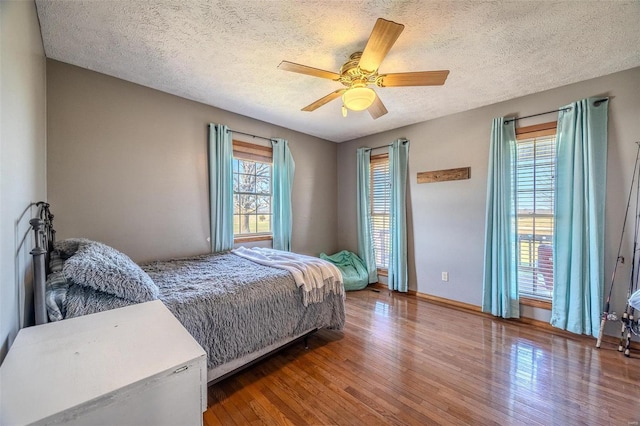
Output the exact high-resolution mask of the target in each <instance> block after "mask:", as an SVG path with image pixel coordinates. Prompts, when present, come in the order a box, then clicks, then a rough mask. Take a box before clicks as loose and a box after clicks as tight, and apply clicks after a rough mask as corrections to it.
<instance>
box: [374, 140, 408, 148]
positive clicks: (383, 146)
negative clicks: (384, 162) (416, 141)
mask: <svg viewBox="0 0 640 426" xmlns="http://www.w3.org/2000/svg"><path fill="white" fill-rule="evenodd" d="M407 142H409V141H408V140H403V141H402V145H406V144H407ZM391 145H393V144H392V143H390V144H388V145H381V146H376V147H375V148H366V149H365V151H373V150H374V149H381V148H387V147H389V146H391Z"/></svg>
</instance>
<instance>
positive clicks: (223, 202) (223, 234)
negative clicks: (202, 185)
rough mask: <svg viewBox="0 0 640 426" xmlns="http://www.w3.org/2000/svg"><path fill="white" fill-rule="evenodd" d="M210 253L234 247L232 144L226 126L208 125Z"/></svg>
mask: <svg viewBox="0 0 640 426" xmlns="http://www.w3.org/2000/svg"><path fill="white" fill-rule="evenodd" d="M209 219H210V223H211V251H212V252H219V251H224V250H230V249H232V248H233V142H232V138H231V135H230V132H229V129H228V128H227V126H223V125H221V124H213V123H212V124H209Z"/></svg>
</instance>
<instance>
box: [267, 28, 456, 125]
mask: <svg viewBox="0 0 640 426" xmlns="http://www.w3.org/2000/svg"><path fill="white" fill-rule="evenodd" d="M403 29H404V25H402V24H398V23H396V22H392V21H387V20H386V19H382V18H378V20H377V21H376V24H375V26H374V27H373V31H371V35H370V36H369V40H368V41H367V45H366V46H365V48H364V50H363V51H362V52H355V53H352V54H351V56H349V60H348V61H347V62H345V63H344V64H343V65H342V67H340V73H339V74H338V73H335V72H331V71H325V70H321V69H318V68H313V67H308V66H306V65H300V64H296V63H293V62H289V61H282V62H281V63H280V65H278V68H279V69H281V70H285V71H291V72H297V73H300V74H306V75H311V76H313V77H320V78H327V79H329V80H334V81H338V82H340V83H342V84H343V85H344V86H346V88H344V89H338V90H336V91H335V92H332V93H329V94H328V95H327V96H325V97H322V98H320V99H318V100H317V101H315V102H313V103H312V104H310V105H307V106H306V107H304V108H302V111H315V110H316V109H318V108H320V107H321V106H322V105H324V104H326V103H328V102H331V101H332V100H334V99H336V98H338V97H340V96H342V115H343V116H345V117H346V116H347V109H350V110H353V111H362V110H365V109H366V110H368V111H369V114H371V117H373V119H374V120H375V119H377V118H379V117H381V116H383V115H385V114H386V113H387V112H388V111H387V108H385V106H384V104H383V103H382V101H381V100H380V97H378V95H377V94H376V92H375V91H374V90H373V89H372V88H370V87H368V86H369V85H374V84H375V85H376V86H378V87H400V86H441V85H443V84H444V82H445V80H446V79H447V76H448V75H449V70H441V71H418V72H402V73H395V74H378V68H379V67H380V64H381V63H382V61H383V59H384V58H385V56H387V53H388V52H389V50H391V47H392V46H393V44H394V43H395V42H396V40H397V39H398V37H399V36H400V33H402V30H403Z"/></svg>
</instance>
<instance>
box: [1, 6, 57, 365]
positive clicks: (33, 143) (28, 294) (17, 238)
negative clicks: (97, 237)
mask: <svg viewBox="0 0 640 426" xmlns="http://www.w3.org/2000/svg"><path fill="white" fill-rule="evenodd" d="M45 66H46V63H45V58H44V50H43V47H42V41H41V38H40V27H39V25H38V18H37V16H36V8H35V5H34V3H33V2H30V1H29V2H27V1H25V2H19V1H8V2H7V1H2V2H0V98H1V106H0V362H2V360H4V357H5V355H6V353H7V350H8V349H9V346H10V345H11V343H12V342H13V339H15V336H16V334H17V332H18V330H19V328H20V327H22V326H23V325H29V324H31V323H32V322H33V304H32V303H31V300H32V297H33V296H32V294H33V293H32V281H31V259H30V257H31V256H30V255H29V251H30V250H31V248H32V247H33V236H32V235H31V234H30V233H29V219H31V217H32V214H34V213H35V209H33V208H31V207H30V204H31V202H33V201H39V200H42V199H44V198H45V196H46V180H45V178H46V176H45V152H46V139H45V137H46V115H45V86H46V84H45V81H46V80H45V78H46V73H45Z"/></svg>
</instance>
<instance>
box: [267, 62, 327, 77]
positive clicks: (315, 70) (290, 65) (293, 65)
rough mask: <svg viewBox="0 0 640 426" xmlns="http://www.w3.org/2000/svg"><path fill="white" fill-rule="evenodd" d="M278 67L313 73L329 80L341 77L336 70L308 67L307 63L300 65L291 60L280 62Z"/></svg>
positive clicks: (307, 73)
mask: <svg viewBox="0 0 640 426" xmlns="http://www.w3.org/2000/svg"><path fill="white" fill-rule="evenodd" d="M278 69H281V70H285V71H291V72H297V73H299V74H306V75H311V76H313V77H320V78H328V79H329V80H338V79H340V74H336V73H335V72H331V71H325V70H321V69H318V68H313V67H308V66H306V65H300V64H296V63H293V62H289V61H282V62H280V65H278Z"/></svg>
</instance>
